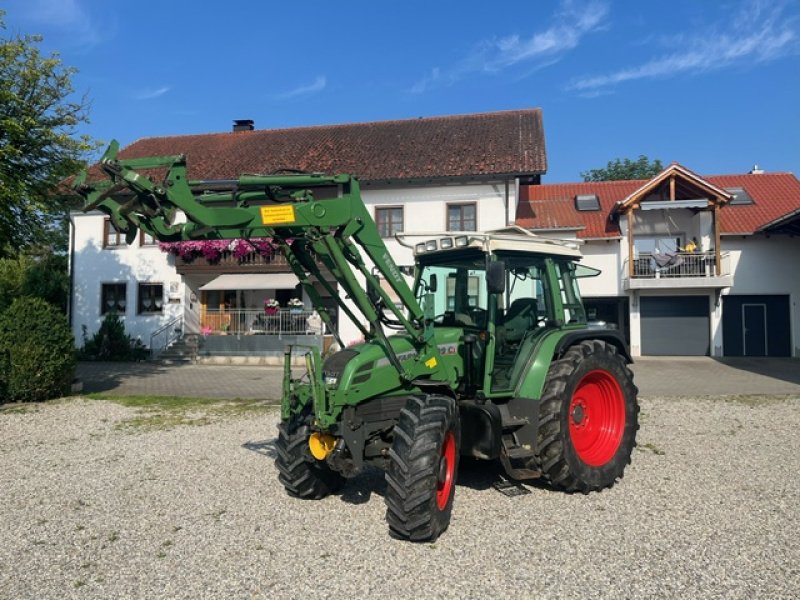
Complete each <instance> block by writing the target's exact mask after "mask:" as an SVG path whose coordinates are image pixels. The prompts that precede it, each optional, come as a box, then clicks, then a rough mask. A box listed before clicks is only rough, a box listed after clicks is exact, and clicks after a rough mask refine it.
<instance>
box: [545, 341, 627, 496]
mask: <svg viewBox="0 0 800 600" xmlns="http://www.w3.org/2000/svg"><path fill="white" fill-rule="evenodd" d="M637 393H638V390H637V389H636V386H635V385H634V383H633V373H632V372H631V370H630V369H629V368H628V367H627V365H626V364H625V361H624V359H623V358H622V357H621V356H620V355H619V354H618V353H617V349H616V348H615V347H614V346H613V345H611V344H607V343H606V342H603V341H601V340H585V341H583V342H581V343H579V344H576V345H575V346H572V347H571V348H569V349H568V350H567V352H566V353H564V355H563V357H562V358H560V359H559V360H555V361H553V363H552V364H551V365H550V370H549V371H548V374H547V380H546V381H545V387H544V393H543V394H542V399H541V402H540V405H539V430H538V440H537V442H538V443H537V447H538V452H537V461H538V464H539V468H540V469H541V471H542V476H543V477H544V478H545V479H546V480H548V481H549V482H550V483H551V484H552V485H554V486H556V487H559V488H562V489H565V490H567V491H577V492H584V493H588V492H591V491H597V490H601V489H603V488H606V487H610V486H612V485H613V484H614V483H615V482H616V481H617V480H618V479H620V478H621V477H622V475H623V473H624V471H625V467H626V466H627V465H628V464H629V463H630V462H631V453H632V452H633V448H634V446H635V445H636V431H637V430H638V429H639V424H638V416H639V405H638V403H637V400H636V395H637Z"/></svg>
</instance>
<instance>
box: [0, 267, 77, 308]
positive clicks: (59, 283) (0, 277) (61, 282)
mask: <svg viewBox="0 0 800 600" xmlns="http://www.w3.org/2000/svg"><path fill="white" fill-rule="evenodd" d="M68 295H69V275H68V273H67V257H66V256H64V255H61V254H53V253H46V254H43V255H40V256H31V255H28V254H19V255H18V256H16V257H14V258H0V312H2V311H3V310H5V309H6V308H8V307H9V306H10V305H11V303H12V302H13V301H14V299H15V298H18V297H20V296H28V297H32V298H41V299H42V300H45V301H47V302H48V303H50V304H52V305H53V306H55V307H56V308H58V309H59V310H60V311H61V312H62V313H63V312H65V311H66V309H67V296H68Z"/></svg>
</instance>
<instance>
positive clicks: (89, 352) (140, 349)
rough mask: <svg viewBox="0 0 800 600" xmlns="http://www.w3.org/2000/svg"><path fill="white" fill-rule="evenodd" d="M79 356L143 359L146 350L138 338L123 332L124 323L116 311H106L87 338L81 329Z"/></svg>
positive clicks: (108, 358)
mask: <svg viewBox="0 0 800 600" xmlns="http://www.w3.org/2000/svg"><path fill="white" fill-rule="evenodd" d="M80 358H81V359H87V360H143V359H145V358H147V350H146V349H145V348H144V346H143V345H142V343H141V342H140V341H139V340H136V339H134V338H132V337H131V336H129V335H128V334H127V333H125V324H124V323H123V322H122V320H121V319H120V318H119V316H117V314H116V313H114V312H110V313H106V316H105V317H103V322H102V323H101V324H100V329H98V330H97V333H95V334H94V335H93V336H92V338H91V339H88V335H87V333H86V328H85V327H84V330H83V348H81V350H80Z"/></svg>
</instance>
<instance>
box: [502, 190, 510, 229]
mask: <svg viewBox="0 0 800 600" xmlns="http://www.w3.org/2000/svg"><path fill="white" fill-rule="evenodd" d="M504 183H505V194H506V200H505V205H506V220H505V223H504V225H505V226H506V227H507V226H508V225H511V223H509V222H508V218H509V210H508V208H509V206H508V178H506V179H505V180H504Z"/></svg>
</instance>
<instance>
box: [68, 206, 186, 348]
mask: <svg viewBox="0 0 800 600" xmlns="http://www.w3.org/2000/svg"><path fill="white" fill-rule="evenodd" d="M72 218H73V223H74V236H75V246H74V255H73V257H72V264H73V273H74V281H73V295H72V304H71V312H72V330H73V333H74V335H75V340H76V343H77V344H78V345H79V346H80V345H82V343H83V340H82V336H83V331H84V329H83V328H84V327H85V328H86V333H87V335H88V336H89V337H91V336H92V334H94V333H95V332H96V331H97V330H98V329H99V328H100V323H102V321H103V315H101V314H100V300H101V288H102V284H103V283H125V284H127V285H126V306H125V314H124V315H120V316H121V317H122V318H123V321H124V323H125V328H126V330H127V333H128V334H129V335H131V336H132V337H134V338H138V339H140V340H141V341H142V343H143V344H145V345H148V346H149V344H150V334H151V333H152V332H154V331H155V330H156V329H158V328H159V327H161V326H162V325H164V324H166V323H167V322H169V321H170V320H172V319H173V318H175V317H178V316H180V315H181V314H182V311H183V306H184V295H185V293H186V292H185V290H184V285H183V282H182V281H181V277H180V275H178V274H177V272H176V270H175V266H174V262H173V259H172V258H169V257H167V255H166V254H164V253H163V252H161V250H159V248H158V246H157V245H154V246H153V245H150V246H139V238H138V236H137V240H136V241H135V242H134V243H133V244H132V245H130V246H127V245H123V246H118V247H111V248H104V247H103V235H104V227H103V222H104V219H105V217H104V216H103V215H102V214H101V213H89V214H74V215H72ZM139 283H161V284H163V286H164V309H163V312H162V313H161V314H147V315H137V314H136V307H137V293H138V285H137V284H139ZM170 284H174V285H173V286H172V287H173V289H171V287H170ZM175 286H177V287H175ZM173 291H174V293H172V292H173ZM171 299H172V300H173V301H174V300H177V303H174V302H170V300H171Z"/></svg>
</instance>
